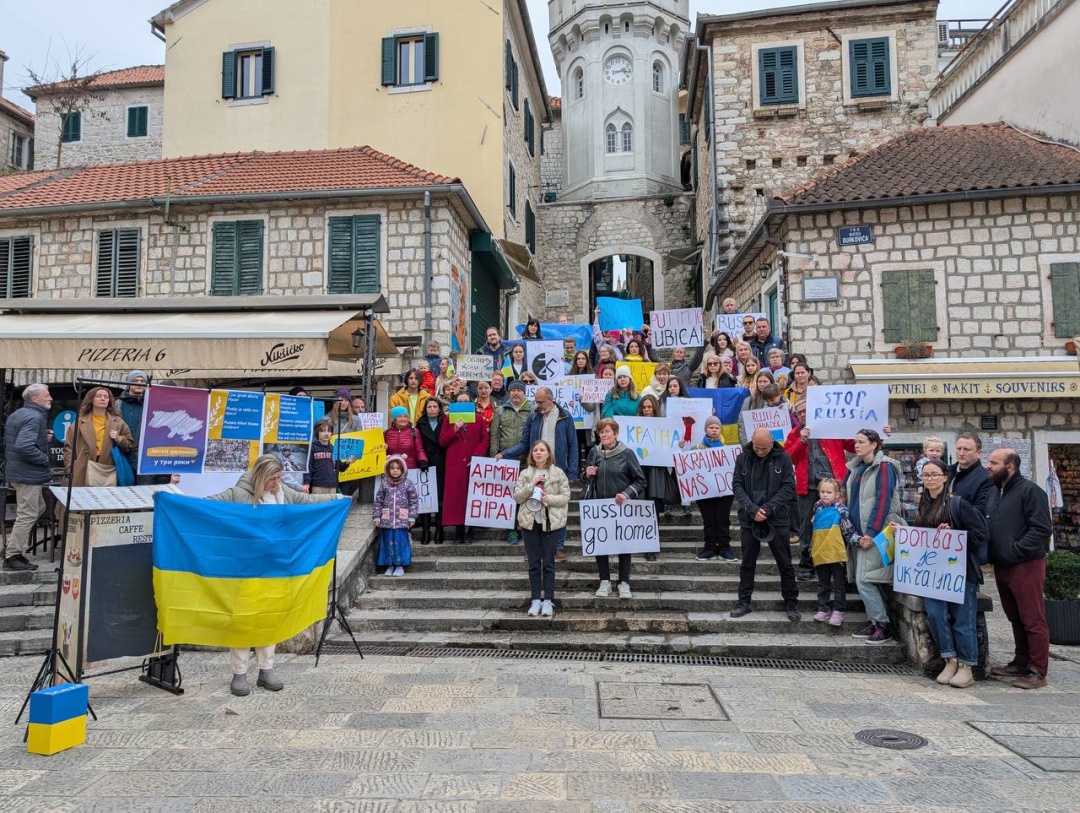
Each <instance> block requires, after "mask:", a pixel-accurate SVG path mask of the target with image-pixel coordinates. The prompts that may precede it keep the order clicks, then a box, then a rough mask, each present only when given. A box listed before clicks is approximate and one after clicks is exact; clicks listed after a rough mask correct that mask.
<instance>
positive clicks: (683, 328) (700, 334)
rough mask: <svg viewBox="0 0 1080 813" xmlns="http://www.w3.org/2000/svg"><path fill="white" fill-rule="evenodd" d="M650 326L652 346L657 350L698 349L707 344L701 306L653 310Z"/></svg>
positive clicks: (650, 315)
mask: <svg viewBox="0 0 1080 813" xmlns="http://www.w3.org/2000/svg"><path fill="white" fill-rule="evenodd" d="M649 327H651V328H652V346H653V348H654V349H656V350H662V349H664V348H667V347H686V348H692V349H696V348H698V347H701V345H703V344H705V328H704V327H703V325H702V321H701V308H680V309H678V310H666V311H652V312H651V313H650V314H649Z"/></svg>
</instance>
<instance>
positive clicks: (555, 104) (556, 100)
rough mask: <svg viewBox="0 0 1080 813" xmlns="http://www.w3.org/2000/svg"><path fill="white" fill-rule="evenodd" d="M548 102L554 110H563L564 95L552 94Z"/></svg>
mask: <svg viewBox="0 0 1080 813" xmlns="http://www.w3.org/2000/svg"><path fill="white" fill-rule="evenodd" d="M548 104H549V105H551V109H552V110H562V97H561V96H551V97H549V98H548Z"/></svg>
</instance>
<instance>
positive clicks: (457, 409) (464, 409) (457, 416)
mask: <svg viewBox="0 0 1080 813" xmlns="http://www.w3.org/2000/svg"><path fill="white" fill-rule="evenodd" d="M447 420H449V421H450V423H476V404H474V403H473V402H472V401H463V402H462V403H455V404H450V405H449V407H448V408H447Z"/></svg>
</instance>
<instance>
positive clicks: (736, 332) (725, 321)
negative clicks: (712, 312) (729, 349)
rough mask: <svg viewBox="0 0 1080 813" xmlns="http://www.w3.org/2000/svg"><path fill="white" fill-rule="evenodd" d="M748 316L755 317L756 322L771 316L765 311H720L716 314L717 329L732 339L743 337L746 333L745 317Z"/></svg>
mask: <svg viewBox="0 0 1080 813" xmlns="http://www.w3.org/2000/svg"><path fill="white" fill-rule="evenodd" d="M748 316H752V317H754V321H755V322H756V321H757V320H758V319H768V318H769V317H768V316H767V315H766V314H764V313H718V314H716V329H717V330H719V331H720V332H721V333H726V334H727V335H728V336H730V337H731V340H732V341H735V340H736V339H741V338H742V337H743V336H744V335H745V330H744V329H743V319H745V318H746V317H748Z"/></svg>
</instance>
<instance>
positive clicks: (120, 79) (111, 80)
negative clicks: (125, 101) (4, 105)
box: [25, 65, 165, 99]
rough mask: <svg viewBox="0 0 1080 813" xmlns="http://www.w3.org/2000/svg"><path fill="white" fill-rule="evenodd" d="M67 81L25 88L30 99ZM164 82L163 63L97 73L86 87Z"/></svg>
mask: <svg viewBox="0 0 1080 813" xmlns="http://www.w3.org/2000/svg"><path fill="white" fill-rule="evenodd" d="M66 84H69V83H68V82H53V83H50V84H44V85H34V86H33V87H29V88H27V89H26V90H25V93H26V95H27V96H29V97H30V98H31V99H33V98H35V97H37V96H45V95H48V93H49V91H50V90H55V89H56V88H60V87H63V86H64V85H66ZM164 84H165V66H164V65H136V66H135V67H134V68H121V69H120V70H116V71H107V72H105V73H99V74H98V75H97V76H95V77H93V78H92V79H91V80H90V81H89V82H88V83H87V87H91V88H95V89H97V90H117V89H120V88H134V87H152V86H154V85H164Z"/></svg>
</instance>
